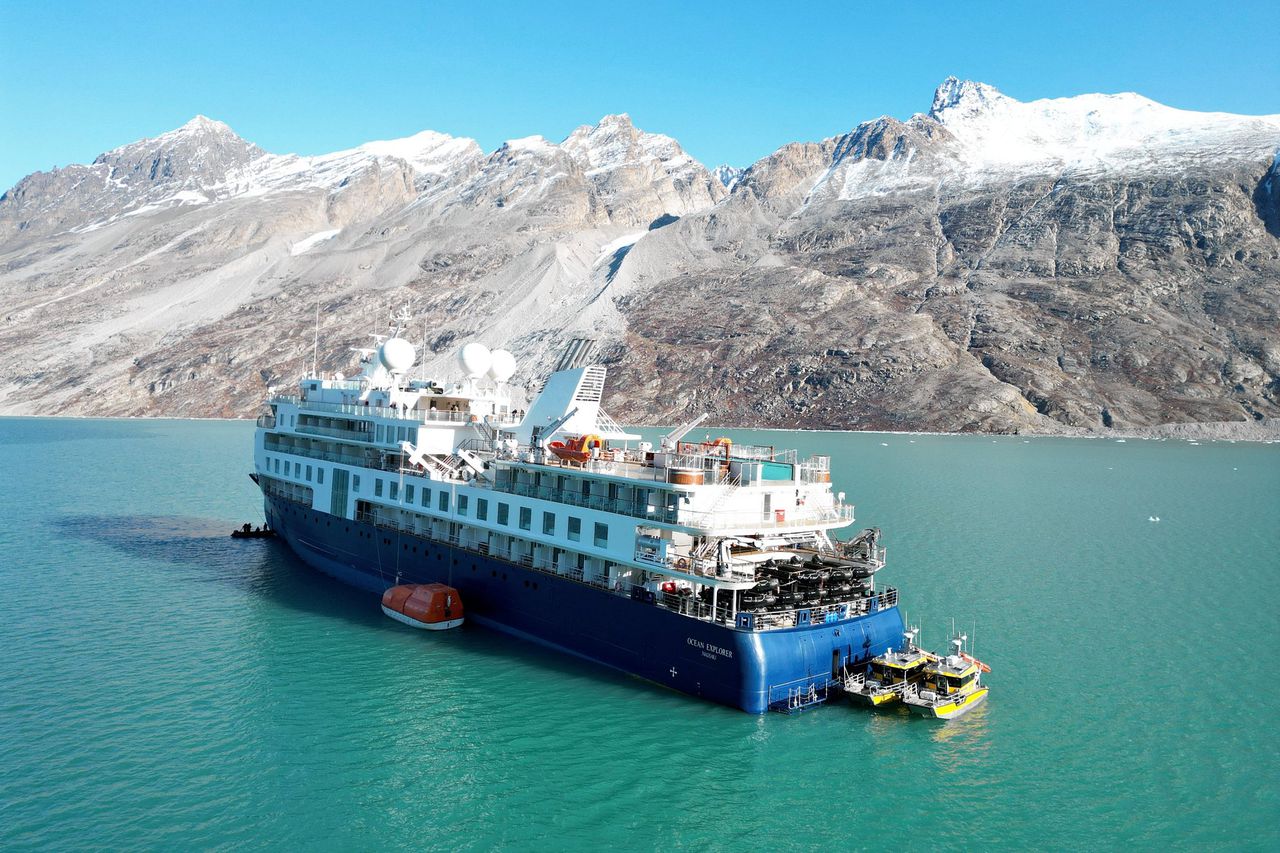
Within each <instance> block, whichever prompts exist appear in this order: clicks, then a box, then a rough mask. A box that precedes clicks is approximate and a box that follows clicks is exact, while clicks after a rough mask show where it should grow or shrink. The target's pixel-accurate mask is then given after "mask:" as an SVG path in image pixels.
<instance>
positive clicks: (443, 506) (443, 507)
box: [436, 489, 449, 512]
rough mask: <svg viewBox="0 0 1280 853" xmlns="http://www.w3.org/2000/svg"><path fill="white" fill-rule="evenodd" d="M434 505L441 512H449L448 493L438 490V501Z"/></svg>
mask: <svg viewBox="0 0 1280 853" xmlns="http://www.w3.org/2000/svg"><path fill="white" fill-rule="evenodd" d="M436 505H437V506H439V507H440V511H441V512H448V511H449V493H448V492H446V491H445V490H444V489H441V490H440V500H439V501H438V502H437V504H436Z"/></svg>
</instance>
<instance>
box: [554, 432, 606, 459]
mask: <svg viewBox="0 0 1280 853" xmlns="http://www.w3.org/2000/svg"><path fill="white" fill-rule="evenodd" d="M597 448H599V449H600V450H603V449H604V439H602V438H601V437H600V436H598V435H584V436H581V437H580V438H571V439H569V440H568V441H553V442H551V443H550V444H548V445H547V450H550V451H551V452H552V453H554V454H555V455H556V456H559V457H560V458H561V459H564V460H566V461H568V462H578V463H582V462H586V461H587V460H588V459H590V458H591V451H592V450H595V449H597Z"/></svg>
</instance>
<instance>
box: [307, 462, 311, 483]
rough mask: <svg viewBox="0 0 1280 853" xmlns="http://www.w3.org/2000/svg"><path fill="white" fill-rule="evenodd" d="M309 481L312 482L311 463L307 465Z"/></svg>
mask: <svg viewBox="0 0 1280 853" xmlns="http://www.w3.org/2000/svg"><path fill="white" fill-rule="evenodd" d="M307 482H308V483H310V482H311V466H310V465H308V466H307Z"/></svg>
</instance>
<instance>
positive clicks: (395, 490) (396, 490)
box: [387, 480, 400, 501]
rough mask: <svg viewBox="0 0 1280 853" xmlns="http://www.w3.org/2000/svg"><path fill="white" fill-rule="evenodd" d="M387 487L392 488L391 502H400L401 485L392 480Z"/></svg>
mask: <svg viewBox="0 0 1280 853" xmlns="http://www.w3.org/2000/svg"><path fill="white" fill-rule="evenodd" d="M387 485H389V486H390V487H391V495H390V497H391V500H393V501H398V500H400V484H399V483H397V482H396V481H395V480H392V481H391V482H390V483H388V484H387Z"/></svg>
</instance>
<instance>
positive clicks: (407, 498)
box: [404, 483, 413, 504]
mask: <svg viewBox="0 0 1280 853" xmlns="http://www.w3.org/2000/svg"><path fill="white" fill-rule="evenodd" d="M404 502H405V503H407V504H411V503H413V483H405V484H404Z"/></svg>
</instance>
